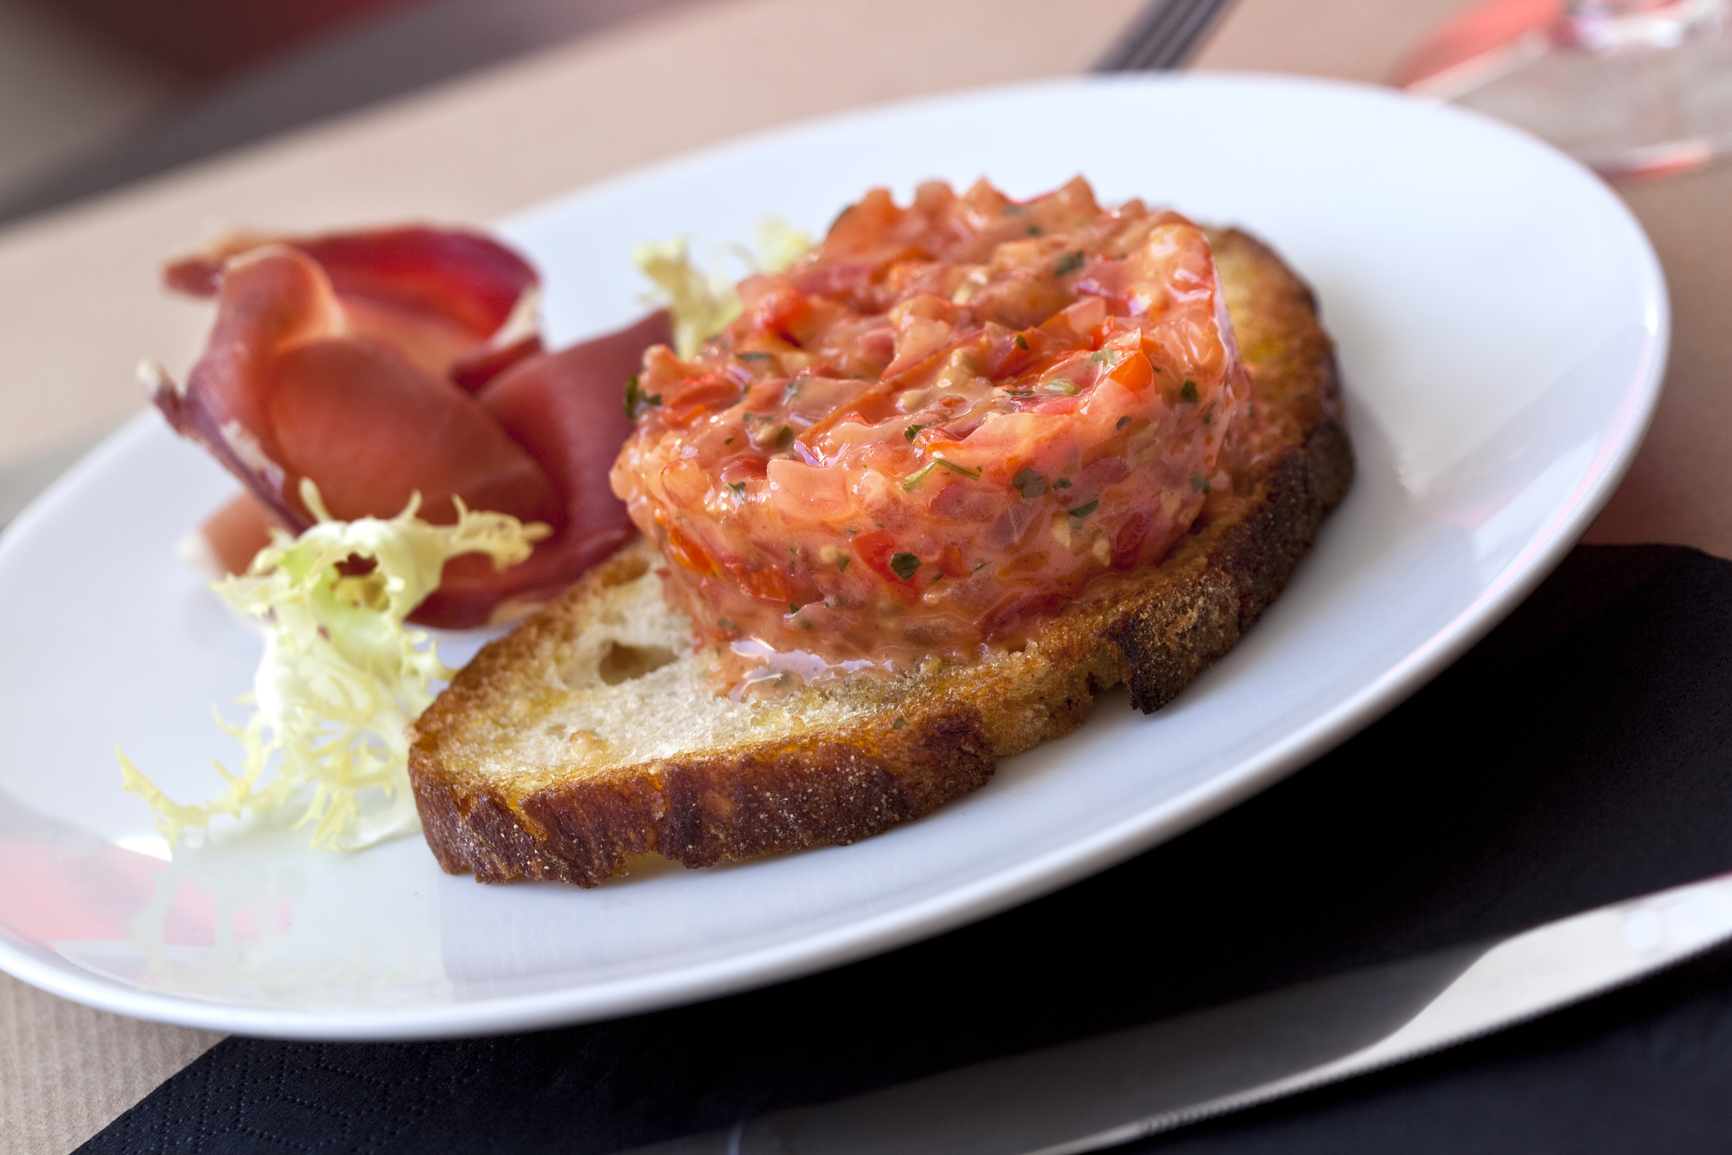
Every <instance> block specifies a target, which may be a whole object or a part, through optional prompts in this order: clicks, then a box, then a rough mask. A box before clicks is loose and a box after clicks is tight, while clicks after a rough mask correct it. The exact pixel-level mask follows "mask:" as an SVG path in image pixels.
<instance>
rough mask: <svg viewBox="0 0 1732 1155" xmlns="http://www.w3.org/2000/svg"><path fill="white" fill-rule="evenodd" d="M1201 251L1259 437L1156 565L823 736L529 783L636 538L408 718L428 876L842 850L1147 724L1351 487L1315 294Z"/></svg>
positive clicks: (881, 692)
mask: <svg viewBox="0 0 1732 1155" xmlns="http://www.w3.org/2000/svg"><path fill="white" fill-rule="evenodd" d="M1210 239H1211V243H1212V244H1213V246H1214V249H1215V255H1216V261H1217V265H1218V267H1219V268H1220V270H1221V276H1222V281H1223V284H1224V286H1225V288H1226V293H1227V302H1228V308H1229V310H1230V311H1231V312H1232V315H1233V320H1234V327H1235V332H1236V334H1237V338H1238V341H1239V344H1240V348H1241V352H1242V354H1243V356H1244V359H1245V362H1246V365H1247V369H1248V371H1249V373H1250V376H1251V382H1252V395H1253V399H1254V401H1255V404H1256V405H1257V406H1259V408H1260V414H1259V418H1260V420H1259V426H1258V428H1259V430H1260V434H1259V437H1260V439H1261V440H1260V442H1259V443H1258V444H1254V445H1252V446H1251V447H1250V448H1251V452H1252V460H1251V462H1250V463H1248V464H1247V465H1246V466H1244V467H1242V468H1240V469H1238V470H1236V471H1235V474H1234V487H1233V491H1232V492H1231V493H1223V494H1214V495H1211V498H1210V502H1209V504H1208V505H1207V506H1206V507H1205V511H1204V515H1203V517H1202V518H1200V519H1199V523H1198V524H1197V525H1195V526H1193V531H1192V533H1191V534H1190V535H1189V536H1188V537H1187V538H1186V539H1185V540H1183V541H1182V542H1181V543H1180V544H1179V545H1178V546H1177V547H1176V548H1175V549H1174V550H1173V551H1172V552H1171V553H1170V554H1169V555H1168V556H1167V558H1166V559H1165V560H1164V561H1163V562H1162V563H1161V564H1160V565H1159V566H1158V567H1155V568H1154V569H1152V570H1149V571H1145V572H1141V573H1137V574H1133V575H1126V576H1123V577H1118V578H1114V579H1111V580H1103V581H1100V582H1097V583H1096V584H1095V585H1094V586H1092V587H1091V588H1090V590H1089V592H1088V594H1087V596H1086V598H1085V599H1084V600H1080V601H1078V602H1075V603H1072V604H1071V605H1069V606H1067V607H1066V608H1065V609H1064V610H1063V611H1061V612H1060V613H1059V614H1057V615H1056V616H1054V617H1053V618H1052V619H1051V620H1050V621H1049V622H1048V623H1047V624H1046V625H1044V626H1043V627H1042V628H1041V629H1040V630H1039V631H1038V632H1037V633H1036V635H1035V636H1034V638H1033V639H1031V642H1030V644H1029V645H1028V647H1027V648H1026V649H1025V651H1024V652H1022V653H1020V654H1017V655H1012V656H1008V657H1006V658H1005V659H1004V660H1002V661H1000V660H993V661H990V662H984V663H979V664H976V665H972V666H947V667H939V668H936V669H931V670H922V671H918V672H916V673H914V674H910V675H906V676H903V677H900V678H893V679H856V681H859V682H861V683H866V684H863V685H861V686H858V687H854V688H851V689H850V690H849V694H850V695H852V696H853V697H854V698H855V699H860V700H861V701H864V702H865V707H864V708H855V709H854V710H853V712H852V714H850V715H849V718H848V720H847V721H845V722H843V723H840V724H832V725H824V726H818V727H815V728H798V727H797V728H794V729H792V730H790V731H788V732H786V733H779V734H775V735H773V736H770V737H768V738H766V739H764V740H758V741H745V742H738V741H736V742H733V743H724V744H721V745H718V746H715V747H712V748H708V749H702V750H695V751H690V752H687V753H684V754H676V755H673V756H671V757H661V758H655V759H650V760H640V761H636V762H634V763H632V764H629V765H603V766H599V767H598V766H596V765H586V766H585V768H584V769H583V771H582V772H581V773H578V772H575V771H573V772H569V773H562V772H561V768H560V767H558V766H550V767H545V768H536V767H530V768H528V769H529V770H530V771H533V772H529V773H525V772H523V771H524V770H525V768H524V767H522V766H521V765H520V764H517V763H521V758H519V759H517V763H513V761H512V759H513V753H512V747H511V745H510V735H511V734H512V733H513V731H514V728H520V727H523V726H527V725H532V724H534V723H535V720H536V719H538V718H540V717H541V716H542V715H541V714H540V713H538V712H537V711H538V710H540V709H541V707H540V705H538V703H541V702H542V701H543V700H544V699H546V698H547V697H548V695H550V694H557V693H558V691H557V690H556V689H550V688H549V686H550V684H551V683H552V682H553V681H556V679H555V678H553V676H552V674H551V673H550V671H551V670H552V667H553V665H554V664H555V663H556V658H555V657H554V655H555V654H556V653H558V652H560V651H559V647H560V646H562V645H567V644H569V642H570V640H571V639H572V638H573V637H575V636H577V635H578V634H580V633H581V632H582V622H583V620H584V619H583V614H584V612H585V608H586V607H590V606H593V605H595V604H597V602H598V601H599V600H600V599H601V598H602V597H604V596H605V594H606V592H607V591H608V590H610V589H614V588H616V587H620V586H621V585H622V584H623V583H627V582H631V581H634V580H638V579H640V578H642V577H643V576H644V574H645V571H646V570H647V569H649V568H650V567H651V566H653V565H654V564H656V559H655V558H654V555H653V554H652V553H650V552H649V547H648V546H647V544H645V543H642V542H639V543H637V544H635V545H633V546H628V547H627V548H626V549H625V550H622V551H621V553H620V554H617V555H615V557H614V558H612V559H610V560H609V561H607V562H605V563H603V564H602V565H601V566H598V567H597V568H596V569H594V570H592V571H591V572H590V573H589V574H588V575H586V576H585V577H584V578H583V579H582V580H581V581H579V582H578V583H577V585H576V586H574V587H573V588H572V589H571V590H570V591H568V592H567V593H566V594H564V595H563V596H561V597H560V598H559V599H558V600H556V601H555V602H553V603H552V604H550V605H549V606H547V607H546V608H544V609H543V610H542V611H540V612H539V613H537V614H535V615H534V616H532V617H531V618H529V619H528V620H526V621H525V622H524V623H523V624H522V625H520V626H519V627H518V628H517V629H516V630H514V631H513V632H512V633H511V634H509V635H507V636H506V637H504V638H501V639H499V640H497V641H495V642H493V643H491V644H489V645H488V646H487V647H485V648H484V649H483V650H482V651H481V653H480V654H479V655H477V657H476V659H475V660H474V661H473V662H471V663H470V665H469V666H468V667H466V668H465V669H464V670H463V671H462V672H461V673H460V674H459V675H458V676H457V678H456V679H455V680H454V681H453V682H452V684H451V686H450V687H449V688H448V689H447V690H446V691H445V692H444V693H443V694H442V695H440V697H439V699H438V700H437V701H436V702H435V703H434V704H433V705H432V706H431V707H430V708H429V709H428V710H427V712H426V713H425V714H424V715H423V716H422V717H421V719H420V720H419V721H417V722H416V723H415V725H414V726H413V727H412V730H411V739H412V741H411V747H410V753H409V773H410V780H411V783H412V784H413V787H414V791H415V798H416V803H417V805H418V806H419V808H420V812H421V820H422V824H423V827H424V828H425V831H426V837H427V843H428V845H429V846H430V847H431V848H432V850H433V853H434V855H435V857H437V859H438V860H439V864H440V866H441V867H443V868H444V869H445V870H446V871H448V872H451V873H454V874H455V873H473V874H474V875H475V877H476V878H477V879H478V880H480V881H483V882H498V881H504V880H508V879H516V878H527V879H558V880H560V881H564V882H573V883H577V884H578V885H580V886H594V885H596V884H597V883H599V882H601V881H603V880H605V879H607V878H608V877H610V876H612V875H614V874H616V873H619V872H620V871H621V870H622V869H623V868H624V867H625V865H626V863H627V861H628V859H629V857H630V856H632V855H639V854H648V853H657V854H661V855H663V856H665V857H667V858H671V859H673V860H675V861H678V862H680V863H683V864H684V865H686V866H694V867H695V866H708V865H712V864H715V863H718V862H725V861H733V860H739V859H744V858H750V857H755V856H758V855H763V854H772V853H779V852H785V851H790V850H798V849H803V848H807V847H811V846H819V845H826V844H845V843H850V842H855V841H858V840H859V839H861V838H866V837H869V836H871V835H873V834H877V833H880V832H882V831H884V830H886V829H888V828H889V827H891V826H893V825H896V824H897V823H900V822H905V821H909V820H911V819H915V818H919V817H921V816H923V815H925V814H928V813H930V812H931V811H932V810H934V809H936V808H937V807H939V806H941V805H943V804H944V803H945V802H947V801H950V800H951V799H953V798H956V797H958V796H960V795H962V794H965V793H967V792H968V791H970V790H974V789H976V788H978V787H979V786H981V785H983V784H984V783H985V782H986V781H987V780H988V779H989V778H990V777H991V776H992V772H993V767H994V765H995V763H996V759H997V758H999V757H1003V756H1007V755H1009V754H1013V753H1016V752H1018V751H1020V750H1025V749H1027V748H1029V747H1030V746H1033V745H1035V744H1036V743H1038V742H1041V741H1044V740H1045V739H1048V738H1053V737H1058V736H1060V735H1062V734H1066V733H1068V732H1070V731H1071V730H1074V729H1075V728H1076V727H1077V726H1079V725H1081V724H1082V722H1083V721H1084V719H1086V718H1087V716H1088V713H1089V710H1090V707H1091V706H1092V704H1093V699H1094V696H1095V694H1097V693H1099V692H1100V691H1102V690H1104V689H1106V688H1108V687H1111V686H1113V685H1116V684H1118V683H1120V682H1126V683H1128V684H1129V688H1130V692H1131V700H1132V704H1133V705H1134V706H1135V707H1136V708H1138V709H1140V710H1143V711H1144V712H1149V711H1152V710H1155V709H1158V708H1159V707H1160V706H1162V705H1165V704H1166V703H1167V702H1169V701H1171V700H1172V699H1173V698H1174V697H1175V696H1176V695H1177V694H1178V693H1179V692H1180V691H1181V690H1183V689H1184V687H1185V686H1186V685H1188V684H1189V683H1190V682H1191V680H1192V679H1194V678H1195V677H1196V676H1197V675H1198V674H1199V673H1201V672H1202V671H1203V670H1204V669H1206V668H1207V667H1208V666H1209V665H1211V664H1212V663H1213V662H1215V661H1216V660H1217V659H1219V658H1220V657H1221V656H1222V655H1223V654H1225V653H1226V652H1227V651H1228V650H1229V649H1231V648H1232V646H1233V644H1234V643H1235V642H1237V640H1238V639H1239V637H1240V636H1241V635H1243V634H1244V632H1245V631H1246V630H1247V629H1249V628H1250V626H1251V624H1252V623H1253V622H1255V621H1256V619H1257V617H1258V616H1259V615H1260V614H1261V613H1262V612H1263V611H1264V610H1265V609H1266V608H1268V606H1269V605H1270V603H1272V602H1273V601H1274V599H1275V597H1276V596H1277V595H1278V594H1279V593H1280V591H1281V589H1282V587H1283V586H1284V585H1285V584H1286V582H1287V580H1288V578H1289V577H1290V576H1291V574H1292V573H1293V570H1294V568H1295V567H1296V566H1297V565H1298V563H1299V560H1300V559H1301V557H1303V555H1304V553H1305V551H1306V550H1307V549H1309V548H1310V546H1311V543H1312V541H1313V540H1314V539H1315V537H1316V534H1317V531H1318V529H1319V527H1320V526H1321V525H1322V523H1323V520H1324V518H1325V517H1326V516H1327V515H1328V513H1329V512H1330V510H1332V509H1333V508H1334V507H1335V506H1336V505H1337V504H1339V503H1340V501H1341V500H1342V498H1343V496H1344V495H1345V494H1346V491H1347V488H1348V486H1349V484H1350V482H1351V479H1352V476H1353V454H1352V449H1351V445H1350V443H1349V441H1348V437H1347V431H1346V426H1345V421H1344V417H1343V414H1342V407H1341V398H1340V388H1339V381H1338V377H1337V373H1336V368H1335V360H1334V354H1333V347H1332V345H1331V343H1330V341H1329V338H1328V336H1327V335H1326V334H1325V333H1324V331H1323V329H1322V327H1321V325H1320V324H1319V323H1318V320H1317V315H1316V304H1315V299H1314V298H1313V296H1312V295H1311V293H1310V291H1309V290H1308V289H1307V288H1306V287H1305V285H1304V284H1303V283H1302V282H1301V281H1300V280H1299V279H1298V278H1297V277H1296V276H1294V275H1293V274H1292V272H1291V271H1289V270H1288V269H1287V268H1286V266H1285V265H1283V264H1282V263H1281V261H1280V259H1279V258H1278V257H1276V255H1275V254H1274V253H1273V252H1272V251H1271V250H1269V249H1268V248H1267V247H1266V246H1264V245H1263V244H1261V243H1260V242H1258V241H1256V240H1255V239H1254V238H1252V237H1250V236H1248V235H1246V234H1244V233H1241V232H1238V231H1236V230H1221V231H1211V233H1210ZM805 695H806V697H807V698H814V697H824V696H825V695H814V694H813V692H812V691H805ZM831 696H833V695H831ZM854 705H855V706H856V707H859V706H860V702H855V703H854ZM802 727H803V724H802ZM541 770H545V772H540V771H541Z"/></svg>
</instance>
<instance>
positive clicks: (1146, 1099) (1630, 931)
mask: <svg viewBox="0 0 1732 1155" xmlns="http://www.w3.org/2000/svg"><path fill="white" fill-rule="evenodd" d="M1728 939H1732V874H1725V875H1718V876H1716V877H1713V878H1709V879H1705V880H1703V881H1700V882H1696V883H1691V884H1689V885H1686V886H1680V887H1675V888H1672V889H1669V890H1663V891H1658V892H1656V893H1653V894H1649V895H1644V896H1642V897H1640V898H1633V899H1628V900H1625V901H1623V902H1617V903H1612V904H1611V905H1609V906H1603V907H1600V908H1598V909H1595V910H1590V911H1587V912H1585V913H1583V914H1577V915H1573V916H1571V917H1569V918H1564V919H1560V920H1558V921H1556V922H1550V923H1546V924H1545V925H1543V926H1539V927H1535V928H1534V929H1532V930H1528V931H1524V932H1522V933H1520V934H1515V935H1511V936H1509V937H1507V938H1502V939H1498V940H1493V941H1491V942H1485V943H1479V944H1475V945H1469V946H1462V947H1456V948H1451V949H1447V950H1442V951H1438V952H1435V953H1431V954H1426V955H1420V956H1417V957H1414V958H1411V959H1407V960H1404V961H1401V962H1397V963H1392V964H1388V965H1384V966H1378V967H1370V968H1365V969H1362V970H1355V971H1348V972H1345V973H1343V974H1339V975H1334V976H1331V977H1329V978H1324V979H1319V980H1316V981H1314V982H1309V983H1305V984H1302V985H1299V986H1294V987H1288V988H1286V989H1284V990H1280V991H1275V992H1273V993H1270V994H1266V995H1259V996H1256V997H1254V998H1249V999H1245V1000H1242V1001H1240V1002H1235V1003H1229V1004H1227V1005H1224V1006H1220V1007H1214V1008H1210V1009H1207V1010H1202V1011H1197V1012H1193V1013H1190V1014H1186V1015H1181V1016H1177V1017H1175V1018H1171V1019H1164V1020H1161V1021H1159V1022H1155V1023H1150V1024H1147V1025H1145V1026H1140V1027H1132V1028H1129V1029H1126V1030H1122V1031H1117V1032H1113V1033H1111V1034H1106V1035H1100V1036H1097V1037H1095V1038H1090V1039H1084V1040H1081V1041H1078V1042H1074V1043H1066V1044H1063V1045H1060V1046H1056V1047H1050V1048H1045V1049H1042V1050H1038V1051H1031V1052H1029V1053H1027V1054H1022V1055H1015V1056H1011V1057H1009V1058H1003V1059H995V1060H991V1061H989V1062H984V1063H977V1064H974V1065H971V1066H967V1067H962V1068H959V1069H956V1070H953V1071H947V1072H945V1073H943V1074H939V1075H934V1076H931V1077H929V1078H925V1079H920V1080H916V1081H914V1082H909V1083H902V1084H898V1085H896V1086H892V1087H887V1088H885V1089H883V1090H879V1091H873V1092H869V1093H867V1094H863V1095H856V1096H853V1097H851V1098H847V1099H839V1100H836V1101H833V1102H829V1103H820V1104H817V1105H814V1106H809V1107H799V1108H793V1109H789V1110H782V1111H775V1112H772V1113H770V1114H766V1115H762V1116H759V1117H757V1118H754V1119H748V1120H745V1121H742V1122H740V1123H738V1124H736V1125H735V1126H734V1127H732V1128H730V1129H726V1130H719V1131H713V1132H709V1133H706V1134H702V1135H694V1136H690V1137H687V1138H684V1139H677V1140H673V1141H671V1142H665V1143H658V1144H655V1145H653V1146H649V1147H640V1148H637V1149H635V1150H634V1151H632V1152H629V1153H628V1155H892V1153H895V1155H908V1153H910V1152H927V1151H930V1152H945V1153H946V1155H1077V1153H1079V1152H1084V1151H1096V1150H1099V1149H1101V1148H1104V1147H1111V1146H1116V1145H1118V1144H1121V1143H1128V1142H1131V1141H1133V1140H1136V1139H1140V1138H1143V1137H1145V1136H1148V1135H1153V1134H1156V1133H1158V1132H1161V1131H1167V1130H1171V1129H1172V1128H1174V1127H1178V1126H1181V1125H1183V1124H1185V1123H1190V1122H1194V1121H1196V1120H1198V1119H1203V1118H1207V1117H1209V1116H1212V1115H1219V1114H1224V1113H1226V1112H1228V1111H1234V1110H1238V1109H1240V1108H1243V1107H1248V1106H1252V1105H1254V1104H1257V1103H1263V1102H1267V1101H1269V1100H1271V1099H1276V1098H1280V1097H1282V1096H1284V1095H1291V1094H1294V1093H1296V1092H1299V1091H1304V1090H1309V1089H1311V1088H1313V1087H1317V1086H1321V1085H1323V1084H1325V1083H1332V1082H1337V1081H1339V1080H1342V1079H1346V1078H1350V1077H1352V1076H1354V1075H1359V1074H1363V1073H1365V1072H1368V1071H1373V1070H1377V1069H1379V1068H1382V1067H1387V1066H1391V1065H1393V1064H1396V1063H1400V1062H1404V1061H1406V1060H1408V1059H1412V1058H1416V1057H1418V1056H1420V1055H1425V1054H1429V1053H1431V1052H1434V1051H1438V1050H1441V1049H1443V1048H1445V1047H1449V1046H1452V1045H1454V1044H1456V1043H1461V1042H1465V1041H1467V1040H1469V1039H1473V1038H1478V1037H1480V1036H1482V1035H1486V1034H1490V1033H1491V1032H1493V1031H1497V1030H1500V1029H1502V1028H1504V1027H1508V1026H1513V1025H1515V1024H1517V1023H1520V1022H1524V1021H1527V1020H1529V1019H1533V1018H1537V1017H1538V1016H1540V1015H1544V1014H1547V1013H1548V1012H1551V1011H1554V1010H1557V1009H1559V1008H1561V1007H1564V1006H1568V1005H1569V1004H1571V1003H1576V1002H1580V1001H1581V1000H1583V999H1587V998H1590V997H1592V996H1594V995H1597V994H1601V993H1604V992H1606V991H1609V990H1612V989H1614V988H1616V987H1620V986H1624V985H1626V984H1628V983H1631V982H1634V981H1636V980H1637V979H1640V978H1642V977H1644V976H1646V975H1649V974H1652V973H1653V972H1655V971H1658V970H1662V969H1664V968H1666V967H1669V966H1672V965H1674V964H1676V963H1679V962H1682V961H1683V960H1685V959H1687V958H1689V957H1691V956H1693V955H1696V954H1699V953H1701V952H1702V951H1704V950H1707V949H1709V948H1711V947H1714V946H1717V945H1719V944H1720V943H1722V942H1725V941H1727V940H1728Z"/></svg>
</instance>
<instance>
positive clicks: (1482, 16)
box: [1389, 0, 1565, 88]
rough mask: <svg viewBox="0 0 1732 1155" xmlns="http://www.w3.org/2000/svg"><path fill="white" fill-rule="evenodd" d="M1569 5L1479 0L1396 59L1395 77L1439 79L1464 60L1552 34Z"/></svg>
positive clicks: (1405, 82)
mask: <svg viewBox="0 0 1732 1155" xmlns="http://www.w3.org/2000/svg"><path fill="white" fill-rule="evenodd" d="M1564 5H1565V0H1486V2H1484V3H1480V4H1475V5H1473V6H1472V7H1470V8H1468V9H1466V10H1465V11H1463V12H1460V13H1458V14H1457V15H1455V16H1453V17H1451V18H1450V19H1448V20H1445V21H1444V22H1443V23H1442V24H1439V25H1438V26H1437V27H1436V28H1434V29H1432V30H1431V32H1430V34H1429V35H1427V36H1426V38H1425V39H1424V40H1422V41H1420V42H1419V44H1417V45H1416V46H1415V47H1414V49H1413V51H1411V52H1409V53H1408V54H1407V56H1405V57H1404V58H1403V59H1402V61H1401V63H1400V64H1398V65H1396V67H1395V71H1394V73H1393V74H1392V75H1391V76H1390V78H1389V80H1390V83H1391V84H1394V85H1396V86H1397V87H1399V88H1408V87H1411V86H1413V85H1416V84H1423V83H1425V82H1426V81H1435V80H1437V79H1438V78H1440V77H1442V76H1443V75H1444V74H1447V73H1450V72H1452V71H1454V70H1456V69H1459V68H1461V67H1462V66H1463V65H1469V64H1470V63H1473V62H1480V61H1485V60H1486V58H1487V57H1488V55H1489V54H1491V53H1494V52H1497V50H1498V49H1500V48H1510V47H1512V46H1514V45H1516V44H1517V42H1519V41H1521V40H1522V39H1523V38H1524V37H1526V36H1529V35H1531V34H1543V35H1549V33H1550V30H1551V29H1552V28H1553V27H1555V26H1556V25H1557V24H1558V23H1559V22H1560V21H1561V20H1562V18H1563V15H1564ZM1500 55H1501V54H1500ZM1487 63H1488V64H1489V65H1490V66H1492V67H1496V64H1495V63H1492V62H1490V61H1487Z"/></svg>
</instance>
